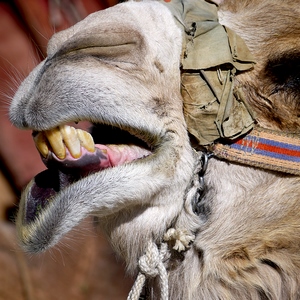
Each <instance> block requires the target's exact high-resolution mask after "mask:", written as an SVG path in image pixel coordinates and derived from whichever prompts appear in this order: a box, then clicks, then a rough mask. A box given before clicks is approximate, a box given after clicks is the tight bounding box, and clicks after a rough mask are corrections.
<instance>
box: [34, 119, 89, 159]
mask: <svg viewBox="0 0 300 300" xmlns="http://www.w3.org/2000/svg"><path fill="white" fill-rule="evenodd" d="M33 139H34V142H35V145H36V148H37V149H38V151H39V152H40V153H41V155H42V156H43V157H45V158H46V157H47V156H48V153H49V149H51V151H52V152H53V153H54V154H55V155H56V156H57V157H58V158H59V159H65V158H66V155H67V151H66V148H67V149H68V151H69V152H70V154H71V155H72V156H73V157H74V158H75V159H77V158H80V156H81V147H84V148H85V149H86V150H88V151H89V152H94V151H95V144H94V140H93V138H92V136H91V135H90V134H89V133H88V132H86V131H84V130H82V129H75V128H74V127H72V126H69V125H62V126H59V127H56V128H54V129H50V130H47V131H43V132H36V133H35V134H34V135H33Z"/></svg>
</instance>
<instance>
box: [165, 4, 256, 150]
mask: <svg viewBox="0 0 300 300" xmlns="http://www.w3.org/2000/svg"><path fill="white" fill-rule="evenodd" d="M162 3H164V4H165V5H166V6H167V7H168V8H169V9H170V10H171V12H172V13H173V15H174V17H175V19H176V21H177V24H178V26H179V27H180V28H181V29H182V31H183V49H182V57H181V64H182V96H183V100H184V103H183V107H184V115H185V119H186V122H187V126H188V130H189V132H190V133H191V134H192V135H193V136H194V137H195V138H196V139H197V141H198V142H199V144H200V145H209V144H212V143H213V142H214V141H216V140H218V139H220V138H223V139H229V140H230V139H231V140H233V139H236V138H238V137H239V136H241V135H243V134H245V133H247V132H248V131H250V130H251V129H252V128H253V125H254V120H255V117H254V115H253V113H252V112H251V110H250V108H249V107H248V106H247V103H246V102H245V101H244V96H243V93H242V91H241V89H239V88H238V87H236V86H234V77H235V75H236V74H237V73H239V72H244V71H247V70H250V69H252V68H253V65H254V59H253V57H252V55H251V53H250V51H249V50H248V48H247V46H246V44H245V43H244V41H243V40H242V39H241V38H240V37H239V36H238V35H236V34H235V33H234V32H233V31H232V30H230V29H229V28H225V27H224V26H222V25H221V24H220V23H219V21H218V16H217V6H216V5H215V4H213V3H210V2H209V1H205V0H172V1H171V2H162Z"/></svg>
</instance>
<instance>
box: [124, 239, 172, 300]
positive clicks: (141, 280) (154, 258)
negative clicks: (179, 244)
mask: <svg viewBox="0 0 300 300" xmlns="http://www.w3.org/2000/svg"><path fill="white" fill-rule="evenodd" d="M166 254H167V244H166V243H162V244H161V248H160V250H159V249H158V247H157V245H156V244H155V243H154V242H152V241H150V242H149V243H148V246H147V249H146V253H145V254H144V255H143V256H141V257H140V259H139V269H140V272H139V274H138V276H137V278H136V280H135V283H134V285H133V287H132V289H131V291H130V293H129V295H128V297H127V300H138V299H139V297H140V295H141V293H142V289H143V287H144V284H145V281H146V279H147V278H155V277H157V276H159V285H160V290H161V300H168V299H169V287H168V274H167V270H166V268H165V266H164V264H163V260H164V258H165V256H166Z"/></svg>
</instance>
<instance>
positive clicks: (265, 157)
mask: <svg viewBox="0 0 300 300" xmlns="http://www.w3.org/2000/svg"><path fill="white" fill-rule="evenodd" d="M212 151H213V153H214V155H215V156H216V157H218V158H221V159H225V160H228V161H232V162H237V163H241V164H245V165H250V166H254V167H258V168H263V169H267V170H273V171H279V172H285V173H289V174H294V175H300V138H299V136H297V135H294V134H285V133H282V132H279V131H273V130H268V129H265V128H260V127H258V128H255V129H253V130H252V131H251V132H250V133H249V134H247V135H246V136H245V137H244V138H242V139H239V140H238V141H237V142H235V143H232V144H228V145H224V144H221V143H217V144H215V145H214V146H213V149H212Z"/></svg>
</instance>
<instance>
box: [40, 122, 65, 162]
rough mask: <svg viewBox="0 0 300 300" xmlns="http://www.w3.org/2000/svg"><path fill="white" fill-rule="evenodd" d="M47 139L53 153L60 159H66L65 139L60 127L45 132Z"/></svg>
mask: <svg viewBox="0 0 300 300" xmlns="http://www.w3.org/2000/svg"><path fill="white" fill-rule="evenodd" d="M45 135H46V138H47V139H48V142H49V144H50V146H51V148H52V150H53V153H54V154H55V155H56V156H57V157H58V158H59V159H64V158H66V148H65V145H64V142H63V137H62V134H61V132H60V129H59V128H58V127H56V128H54V129H51V130H47V131H45Z"/></svg>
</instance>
